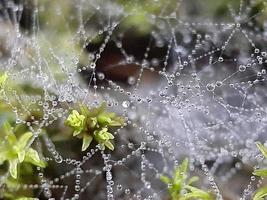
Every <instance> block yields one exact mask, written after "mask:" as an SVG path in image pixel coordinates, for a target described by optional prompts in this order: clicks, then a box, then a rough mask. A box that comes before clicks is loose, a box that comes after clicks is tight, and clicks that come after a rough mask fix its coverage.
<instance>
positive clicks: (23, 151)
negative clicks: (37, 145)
mask: <svg viewBox="0 0 267 200" xmlns="http://www.w3.org/2000/svg"><path fill="white" fill-rule="evenodd" d="M0 136H1V139H2V141H3V142H1V143H0V165H2V164H4V162H8V166H9V168H8V172H9V174H10V175H11V177H13V178H14V179H16V178H17V174H18V172H17V171H18V170H17V169H18V165H19V164H20V163H23V162H28V163H31V164H33V165H36V166H39V167H42V168H44V167H45V166H46V163H45V162H44V161H42V160H41V159H40V157H39V155H38V153H37V151H36V150H34V149H33V148H31V147H28V146H27V145H28V143H29V141H30V140H31V139H32V137H33V133H31V132H26V133H24V134H22V135H21V136H20V138H19V139H17V137H16V135H15V134H14V132H13V128H12V127H11V125H10V124H9V123H8V122H5V123H4V125H3V130H2V131H1V135H0Z"/></svg>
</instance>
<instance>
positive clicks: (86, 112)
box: [65, 104, 124, 151]
mask: <svg viewBox="0 0 267 200" xmlns="http://www.w3.org/2000/svg"><path fill="white" fill-rule="evenodd" d="M105 110H106V106H105V104H102V105H101V106H99V107H97V108H88V107H86V106H80V112H78V111H77V110H73V111H72V112H71V114H70V115H69V116H68V118H67V120H66V122H65V123H66V124H67V125H68V126H69V127H71V128H72V130H73V136H77V137H78V138H82V139H83V144H82V151H85V150H86V149H87V148H88V147H89V146H90V144H91V142H92V141H93V140H95V141H96V142H97V143H98V144H99V145H100V147H101V149H102V150H105V147H107V148H108V149H110V150H114V146H113V144H112V142H111V140H113V139H114V136H113V135H112V133H110V132H109V129H110V128H111V127H117V126H122V125H123V124H124V119H123V118H122V117H118V116H117V115H116V114H115V113H111V112H107V111H105Z"/></svg>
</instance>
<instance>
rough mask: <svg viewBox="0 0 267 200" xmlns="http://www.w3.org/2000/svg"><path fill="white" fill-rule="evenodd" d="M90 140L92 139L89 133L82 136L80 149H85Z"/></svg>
mask: <svg viewBox="0 0 267 200" xmlns="http://www.w3.org/2000/svg"><path fill="white" fill-rule="evenodd" d="M92 140H93V137H92V136H90V135H84V136H83V145H82V151H85V150H86V149H87V148H88V147H89V146H90V144H91V142H92Z"/></svg>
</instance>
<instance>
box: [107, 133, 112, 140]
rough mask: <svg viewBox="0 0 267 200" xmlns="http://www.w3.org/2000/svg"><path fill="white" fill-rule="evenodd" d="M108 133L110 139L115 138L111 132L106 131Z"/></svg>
mask: <svg viewBox="0 0 267 200" xmlns="http://www.w3.org/2000/svg"><path fill="white" fill-rule="evenodd" d="M106 134H107V136H108V138H109V139H110V140H113V139H114V136H113V135H112V134H111V133H109V132H106Z"/></svg>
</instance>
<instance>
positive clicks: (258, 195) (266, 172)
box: [253, 142, 267, 200]
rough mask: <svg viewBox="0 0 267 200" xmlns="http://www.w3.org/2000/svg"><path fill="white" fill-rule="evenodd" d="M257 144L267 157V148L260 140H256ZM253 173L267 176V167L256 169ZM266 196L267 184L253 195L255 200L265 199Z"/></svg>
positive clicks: (266, 157)
mask: <svg viewBox="0 0 267 200" xmlns="http://www.w3.org/2000/svg"><path fill="white" fill-rule="evenodd" d="M256 145H257V147H258V149H259V150H260V152H261V153H262V155H263V156H264V158H265V159H267V148H266V147H265V146H264V145H263V144H261V143H260V142H256ZM253 174H254V175H256V176H260V177H267V168H266V169H257V170H254V172H253ZM265 197H267V186H265V187H261V188H260V189H258V190H257V191H256V193H255V195H254V197H253V200H263V199H264V198H265Z"/></svg>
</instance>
